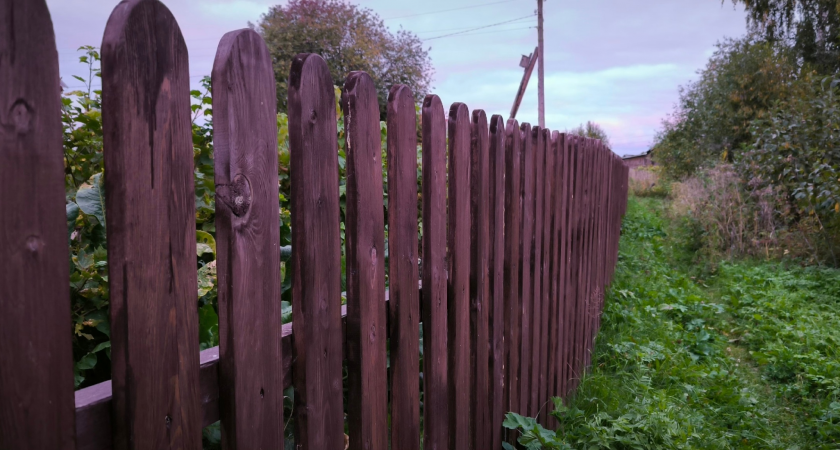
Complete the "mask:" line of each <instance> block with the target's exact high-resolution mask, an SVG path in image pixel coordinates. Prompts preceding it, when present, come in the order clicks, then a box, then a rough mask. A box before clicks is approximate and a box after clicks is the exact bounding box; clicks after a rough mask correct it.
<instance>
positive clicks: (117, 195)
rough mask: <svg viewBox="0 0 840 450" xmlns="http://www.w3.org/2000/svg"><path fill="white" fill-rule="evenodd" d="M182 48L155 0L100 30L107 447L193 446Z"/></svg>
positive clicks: (190, 227)
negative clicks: (109, 397)
mask: <svg viewBox="0 0 840 450" xmlns="http://www.w3.org/2000/svg"><path fill="white" fill-rule="evenodd" d="M189 89H190V83H189V68H188V57H187V47H186V45H185V43H184V38H183V36H182V35H181V31H180V29H179V27H178V24H177V22H176V21H175V18H174V17H173V16H172V14H171V13H170V12H169V10H168V9H167V8H166V7H165V6H164V5H163V4H161V3H160V2H158V1H156V0H146V1H141V0H131V1H124V2H122V3H120V4H119V5H117V6H116V8H114V11H113V12H112V13H111V17H110V18H109V19H108V24H107V26H106V28H105V35H104V38H103V40H102V118H103V128H104V129H103V131H104V148H105V152H104V153H105V189H106V192H107V193H108V195H107V196H106V198H105V209H106V210H107V211H108V218H107V221H108V226H107V234H108V261H109V269H108V272H109V281H110V283H111V284H110V291H111V363H112V365H111V372H112V384H113V393H114V397H113V405H112V409H113V421H112V425H113V427H114V428H113V433H114V434H113V436H114V446H115V448H118V449H124V448H125V449H128V448H159V449H160V448H173V449H175V448H177V449H200V448H201V403H200V398H199V384H198V383H199V377H198V372H199V361H198V354H199V349H198V340H197V339H196V336H197V335H198V313H197V304H196V297H195V295H196V294H195V293H196V286H197V280H196V270H195V264H196V259H195V246H196V241H195V198H194V192H193V191H194V188H193V148H192V135H191V130H190V127H191V125H190V97H189Z"/></svg>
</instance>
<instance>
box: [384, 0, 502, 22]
mask: <svg viewBox="0 0 840 450" xmlns="http://www.w3.org/2000/svg"><path fill="white" fill-rule="evenodd" d="M514 1H516V0H503V1H500V2H493V3H482V4H480V5H470V6H461V7H459V8H451V9H441V10H438V11H428V12H424V13H416V14H407V15H404V16H394V17H386V18H384V19H382V20H393V19H404V18H406V17H417V16H426V15H429V14H438V13H444V12H450V11H460V10H462V9H473V8H482V7H484V6H492V5H498V4H500V3H511V2H514Z"/></svg>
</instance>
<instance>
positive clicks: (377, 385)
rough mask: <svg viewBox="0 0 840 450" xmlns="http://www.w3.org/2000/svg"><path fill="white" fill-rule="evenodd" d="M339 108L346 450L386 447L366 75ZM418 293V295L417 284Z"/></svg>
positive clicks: (374, 106) (378, 247)
mask: <svg viewBox="0 0 840 450" xmlns="http://www.w3.org/2000/svg"><path fill="white" fill-rule="evenodd" d="M342 109H343V112H344V129H345V133H346V136H347V139H345V143H346V152H345V155H346V165H345V167H346V171H347V172H346V173H347V182H346V185H345V186H346V210H345V224H344V227H345V231H344V235H345V246H346V250H345V257H346V265H347V334H346V348H347V422H348V435H349V437H350V447H349V448H351V449H353V450H362V449H372V450H374V449H379V450H385V449H387V448H388V396H387V376H388V374H387V369H386V353H385V344H386V340H387V337H386V335H385V334H386V322H385V321H386V318H385V258H384V255H385V215H384V211H383V209H382V201H383V199H382V156H381V155H382V151H381V149H380V139H379V136H380V131H379V104H378V103H377V98H376V85H375V84H374V82H373V79H371V77H370V76H369V75H368V74H366V73H364V72H351V73H350V75H348V77H347V80H346V81H345V83H344V93H343V95H342ZM416 283H417V282H416V281H415V284H416ZM414 291H415V295H416V292H417V289H416V287H415V289H414ZM392 292H393V291H392ZM393 326H394V325H393V324H392V327H393Z"/></svg>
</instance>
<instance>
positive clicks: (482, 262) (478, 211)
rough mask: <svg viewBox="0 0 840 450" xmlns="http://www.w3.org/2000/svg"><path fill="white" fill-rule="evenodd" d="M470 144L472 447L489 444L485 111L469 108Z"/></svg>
mask: <svg viewBox="0 0 840 450" xmlns="http://www.w3.org/2000/svg"><path fill="white" fill-rule="evenodd" d="M471 138H472V144H471V147H470V366H471V369H472V374H471V378H472V382H471V383H470V385H469V388H470V410H471V412H472V415H471V431H472V435H471V439H472V443H471V448H474V449H483V448H488V447H489V446H490V443H489V438H490V432H491V431H490V425H491V423H490V403H489V396H488V394H489V391H490V378H489V372H488V370H489V365H488V362H489V350H490V348H489V346H488V344H489V339H488V331H489V322H488V319H489V317H488V311H487V309H488V307H489V303H490V299H489V297H490V284H489V279H490V259H489V258H490V216H489V212H490V211H489V205H488V201H489V196H490V141H489V138H490V136H489V129H488V124H487V115H486V114H485V113H484V111H483V110H480V109H476V110H473V112H472V134H471Z"/></svg>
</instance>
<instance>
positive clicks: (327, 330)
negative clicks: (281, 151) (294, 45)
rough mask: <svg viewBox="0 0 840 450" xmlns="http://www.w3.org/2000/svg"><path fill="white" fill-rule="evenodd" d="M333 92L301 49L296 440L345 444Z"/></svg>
mask: <svg viewBox="0 0 840 450" xmlns="http://www.w3.org/2000/svg"><path fill="white" fill-rule="evenodd" d="M336 139H337V138H336V117H335V92H334V90H333V81H332V77H331V76H330V72H329V68H328V67H327V63H326V62H324V60H323V59H322V58H321V57H320V56H318V55H314V54H305V53H302V54H299V55H297V56H295V58H294V60H293V61H292V67H291V73H290V76H289V147H290V153H291V167H290V170H291V172H292V173H293V174H294V176H293V177H292V192H291V196H292V199H291V200H292V248H293V249H294V251H293V252H292V272H293V277H294V280H293V283H292V298H293V305H292V307H293V308H294V311H295V313H294V315H293V319H292V320H293V324H294V330H295V331H296V333H298V335H297V338H296V339H295V340H294V344H295V358H296V359H295V362H294V386H295V410H294V417H295V444H296V445H299V446H301V447H302V448H303V449H306V450H333V449H336V448H342V447H343V446H344V425H343V424H344V411H343V409H344V408H343V401H342V381H341V378H342V373H341V372H342V354H341V353H342V330H341V253H340V247H339V246H340V245H341V241H340V237H339V207H338V176H337V175H338V155H337V151H336V150H337V149H338V144H337V142H336Z"/></svg>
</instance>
